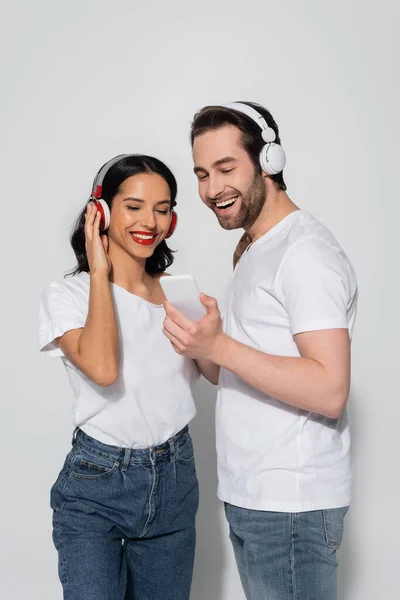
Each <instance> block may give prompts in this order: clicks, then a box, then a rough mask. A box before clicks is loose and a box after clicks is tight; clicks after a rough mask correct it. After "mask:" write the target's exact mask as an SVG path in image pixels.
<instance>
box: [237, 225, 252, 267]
mask: <svg viewBox="0 0 400 600" xmlns="http://www.w3.org/2000/svg"><path fill="white" fill-rule="evenodd" d="M251 242H252V239H251V236H250V235H249V234H248V233H246V232H244V234H243V235H242V237H241V238H240V240H239V241H238V244H237V246H236V248H235V252H234V254H233V268H235V267H236V263H237V261H238V260H239V258H240V257H241V256H242V254H243V252H244V251H245V250H246V248H247V247H248V246H249V245H250V244H251Z"/></svg>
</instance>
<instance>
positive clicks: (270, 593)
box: [225, 504, 348, 600]
mask: <svg viewBox="0 0 400 600" xmlns="http://www.w3.org/2000/svg"><path fill="white" fill-rule="evenodd" d="M347 508H348V507H344V508H334V509H329V510H316V511H311V512H302V513H281V512H267V511H258V510H247V509H245V508H239V507H237V506H232V505H230V504H226V505H225V510H226V516H227V519H228V522H229V526H230V538H231V540H232V544H233V549H234V551H235V557H236V563H237V566H238V570H239V574H240V578H241V581H242V585H243V589H244V592H245V594H246V598H247V600H336V568H337V560H336V550H337V549H338V548H339V546H340V543H341V541H342V535H343V521H344V516H345V514H346V512H347Z"/></svg>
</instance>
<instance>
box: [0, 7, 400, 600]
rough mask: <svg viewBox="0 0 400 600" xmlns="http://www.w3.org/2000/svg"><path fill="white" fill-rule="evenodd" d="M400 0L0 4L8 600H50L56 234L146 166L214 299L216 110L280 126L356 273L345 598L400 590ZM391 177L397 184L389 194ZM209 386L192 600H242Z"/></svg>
mask: <svg viewBox="0 0 400 600" xmlns="http://www.w3.org/2000/svg"><path fill="white" fill-rule="evenodd" d="M398 6H399V4H398V3H397V2H394V1H393V2H390V1H389V0H381V1H380V2H377V3H372V2H365V1H361V0H352V1H350V0H347V1H346V0H336V2H322V1H318V0H304V1H303V2H298V1H296V0H291V1H290V0H286V1H285V0H280V1H261V0H259V2H255V1H252V0H248V1H247V2H242V1H241V2H238V1H236V0H230V1H229V2H218V1H216V0H214V1H213V0H204V1H202V2H196V3H195V2H190V1H186V2H185V1H183V0H181V1H173V0H169V1H167V2H161V1H159V2H157V1H153V2H150V1H148V2H145V1H143V2H138V1H132V0H131V1H126V0H124V1H122V0H121V1H118V0H115V1H114V2H108V1H105V0H96V1H94V0H90V1H84V0H81V1H79V2H78V1H76V0H74V1H71V0H70V1H69V2H57V1H56V2H55V1H54V0H53V1H49V0H37V1H29V2H27V1H25V2H14V3H12V4H11V3H6V2H3V3H2V6H1V9H0V10H1V14H0V50H1V54H0V56H1V59H0V60H1V63H2V75H1V82H2V93H1V97H0V102H1V110H0V120H1V138H0V139H1V150H0V152H1V172H2V176H1V219H2V223H1V225H2V227H1V237H0V239H1V266H2V285H1V295H0V298H1V302H2V311H1V314H2V327H1V334H2V343H1V352H2V359H1V363H0V364H1V369H2V375H1V383H2V394H1V395H2V404H1V407H2V408H1V435H0V445H1V459H2V473H3V476H2V481H1V489H2V491H1V496H0V502H1V513H0V516H1V523H2V524H1V535H0V550H1V575H0V589H1V591H2V593H1V595H2V597H3V598H11V597H12V598H16V599H18V600H19V599H21V600H22V599H25V598H28V597H29V598H30V600H55V599H59V598H61V589H60V586H59V583H58V578H57V573H56V553H55V551H54V549H53V547H52V542H51V525H50V519H51V514H50V510H49V507H48V490H49V488H50V486H51V484H52V483H53V481H54V480H55V477H56V475H57V473H58V470H59V469H60V467H61V464H62V461H63V458H64V455H65V453H66V451H67V449H68V445H69V441H70V436H71V431H72V426H71V419H70V401H71V391H70V389H69V387H68V384H67V380H66V376H65V374H64V372H63V368H62V365H61V362H60V361H51V360H48V359H45V358H44V357H41V356H40V355H39V354H38V353H37V346H36V345H37V331H36V315H37V304H38V299H39V295H40V293H41V291H42V289H43V288H44V286H45V285H46V284H47V283H48V282H49V281H51V280H53V279H58V278H60V277H62V275H63V274H64V272H65V271H66V270H67V269H68V268H70V267H72V266H73V265H74V259H73V255H72V251H71V250H70V248H69V243H68V234H69V230H70V227H71V224H72V221H73V219H74V217H75V215H76V214H77V213H78V211H79V210H80V209H81V207H82V205H83V203H84V202H85V200H86V198H87V196H88V193H89V192H90V186H91V183H92V179H93V177H94V174H95V172H96V171H97V169H98V168H99V167H100V165H102V164H103V163H104V162H105V161H106V160H108V159H109V158H110V157H112V156H114V155H116V154H119V153H122V152H143V153H150V154H155V155H156V156H159V157H160V158H162V159H163V160H165V161H166V162H167V163H168V164H169V165H170V166H171V167H172V169H173V170H174V172H175V173H176V175H177V178H178V181H179V186H180V189H179V198H178V209H179V216H180V225H179V229H178V231H177V233H176V235H175V236H174V238H173V246H175V247H176V248H177V249H179V250H180V251H179V253H178V254H177V258H176V263H175V264H174V267H173V269H172V272H173V273H186V272H189V273H193V274H194V275H195V276H196V278H197V280H198V282H199V283H200V285H201V288H202V289H203V290H204V291H205V292H207V293H209V294H212V295H215V296H216V297H217V298H218V299H219V301H220V303H221V305H222V306H223V303H224V297H225V291H226V288H227V285H228V283H229V279H230V274H231V255H232V251H233V248H234V246H235V243H236V241H237V239H238V236H239V232H230V233H227V232H224V231H223V230H221V229H220V228H219V226H218V225H217V222H216V220H215V218H214V217H213V215H212V214H211V213H210V212H209V211H208V210H207V209H206V208H204V207H203V205H202V204H201V202H200V200H199V199H198V196H197V190H196V181H195V177H194V175H193V173H192V171H191V169H192V164H191V153H190V147H189V143H188V133H189V125H190V122H191V118H192V116H193V114H194V112H195V111H196V110H197V109H199V108H201V107H202V106H204V105H205V104H209V103H222V102H226V101H231V100H246V99H247V100H254V101H258V102H260V103H263V104H265V105H266V106H267V107H268V108H269V109H270V110H271V111H272V113H273V114H274V115H275V117H276V119H277V121H278V124H279V125H280V128H281V135H282V140H283V144H284V146H285V148H286V152H287V155H288V165H287V168H286V170H285V176H286V180H287V183H288V189H289V194H290V195H291V197H292V198H293V200H294V201H295V202H297V203H298V204H299V205H300V206H301V207H303V208H305V209H307V210H310V211H312V212H313V213H314V214H315V216H316V217H317V218H319V219H321V220H322V221H323V222H325V224H326V225H328V226H329V227H330V228H331V229H332V230H333V231H334V233H335V234H336V236H337V238H338V240H339V241H340V242H341V243H342V245H343V246H344V248H345V249H346V251H347V253H348V255H349V256H350V258H351V260H352V262H353V264H354V266H355V268H356V271H357V274H358V278H359V286H360V302H359V314H358V322H357V327H356V333H355V338H354V346H353V348H354V354H353V357H354V358H353V387H352V394H351V404H350V406H351V416H352V421H353V431H354V463H355V488H354V502H353V506H352V509H351V512H350V513H349V515H348V519H347V529H346V535H345V539H344V544H343V547H342V550H341V552H340V556H339V559H340V563H341V568H340V593H341V595H340V598H342V599H343V600H376V599H377V598H380V599H382V600H383V599H384V600H395V599H397V598H398V597H399V583H398V581H399V578H398V569H399V558H400V552H399V541H398V539H399V537H398V531H397V512H398V507H399V504H400V493H399V466H398V456H399V452H398V439H399V434H398V427H399V417H400V408H399V394H398V373H399V353H398V340H399V325H398V306H399V300H398V278H399V258H400V257H399V252H398V242H397V239H398V236H397V230H398V227H399V216H400V215H399V208H398V197H397V195H398V194H397V186H395V178H396V176H397V173H398V158H399V151H398V147H399V133H400V132H399V118H398V107H399V103H400V93H399V75H398V74H399V62H398V56H399V53H400V47H399V41H398V36H397V38H396V37H395V32H396V31H397V30H398V23H399V8H398ZM396 183H397V181H396ZM214 400H215V390H214V388H212V387H211V386H209V385H208V384H207V383H205V382H202V383H200V384H199V386H198V389H197V405H198V409H199V415H198V417H197V419H196V420H195V422H194V424H193V434H194V439H195V444H196V451H197V460H198V473H199V478H200V486H201V503H200V511H199V516H198V548H197V558H196V568H195V576H194V585H193V600H242V599H243V594H242V591H241V588H240V585H239V581H238V576H237V574H236V568H235V565H234V561H233V556H232V551H231V548H230V544H229V541H228V538H227V527H226V524H225V521H224V517H223V511H222V507H221V505H220V504H219V503H218V501H217V500H216V497H215V487H216V472H215V451H214V415H213V411H214Z"/></svg>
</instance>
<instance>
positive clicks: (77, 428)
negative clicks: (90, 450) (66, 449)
mask: <svg viewBox="0 0 400 600" xmlns="http://www.w3.org/2000/svg"><path fill="white" fill-rule="evenodd" d="M78 431H79V427H75V429H74V432H73V434H72V444H73V443H74V441H75V440H76V434H77V433H78Z"/></svg>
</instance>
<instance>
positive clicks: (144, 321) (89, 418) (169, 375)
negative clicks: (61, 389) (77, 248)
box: [39, 272, 198, 449]
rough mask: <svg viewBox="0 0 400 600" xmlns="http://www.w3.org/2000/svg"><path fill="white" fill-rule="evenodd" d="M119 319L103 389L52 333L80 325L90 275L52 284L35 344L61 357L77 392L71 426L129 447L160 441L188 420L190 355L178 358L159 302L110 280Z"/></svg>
mask: <svg viewBox="0 0 400 600" xmlns="http://www.w3.org/2000/svg"><path fill="white" fill-rule="evenodd" d="M110 285H111V291H112V296H113V300H114V306H115V310H116V315H117V322H118V334H119V343H120V357H121V358H120V365H119V376H118V379H117V381H116V382H115V383H114V384H113V385H111V386H109V387H101V386H99V385H97V384H95V383H94V382H93V381H91V380H90V379H89V378H88V377H86V376H85V375H84V374H83V373H82V372H81V371H79V369H77V368H76V367H75V366H74V365H73V364H72V363H71V362H70V361H69V360H68V359H67V358H66V357H65V356H64V354H63V352H62V350H61V349H60V348H59V346H58V345H57V343H56V342H54V340H55V338H57V337H60V336H62V335H63V334H64V333H65V332H66V331H69V330H71V329H77V328H80V327H83V326H84V325H85V322H86V318H87V314H88V302H89V291H90V277H89V275H88V274H87V273H84V272H83V273H80V274H78V275H75V276H71V277H66V278H65V279H63V280H61V281H58V282H55V283H51V284H50V285H49V286H48V287H47V288H46V289H45V291H44V293H43V296H42V299H41V302H40V309H39V343H40V349H41V350H42V351H43V352H45V353H46V354H48V355H50V356H58V357H61V358H62V361H63V363H64V366H65V368H66V371H67V374H68V377H69V380H70V383H71V386H72V389H73V392H74V395H75V401H74V404H73V420H74V424H75V426H78V427H80V428H81V429H82V430H83V431H84V432H85V433H87V434H88V435H90V436H92V437H94V438H96V439H97V440H99V441H100V442H103V443H105V444H110V445H114V446H120V447H126V448H136V449H137V448H148V447H151V446H156V445H158V444H162V443H164V442H165V441H167V440H168V439H170V438H171V437H173V436H174V435H175V434H176V433H178V432H179V431H180V430H181V429H182V428H183V427H185V425H187V424H188V423H189V421H191V419H193V417H194V416H195V414H196V408H195V404H194V401H193V395H192V389H191V387H192V384H193V383H194V381H195V380H196V378H197V377H198V371H197V367H196V365H195V363H194V361H192V360H190V359H188V358H184V357H182V356H179V355H178V354H176V352H175V351H174V349H173V347H172V346H171V343H170V342H169V340H168V339H167V338H166V337H165V335H164V334H163V332H162V328H163V320H164V318H165V312H164V308H163V306H162V305H155V304H151V303H150V302H147V301H146V300H144V299H143V298H140V297H139V296H135V295H134V294H131V293H130V292H128V291H126V290H125V289H123V288H122V287H120V286H118V285H115V284H110Z"/></svg>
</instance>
